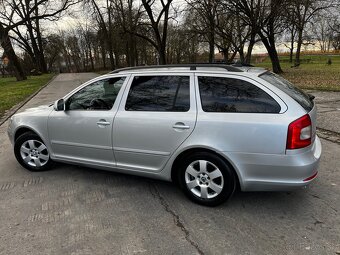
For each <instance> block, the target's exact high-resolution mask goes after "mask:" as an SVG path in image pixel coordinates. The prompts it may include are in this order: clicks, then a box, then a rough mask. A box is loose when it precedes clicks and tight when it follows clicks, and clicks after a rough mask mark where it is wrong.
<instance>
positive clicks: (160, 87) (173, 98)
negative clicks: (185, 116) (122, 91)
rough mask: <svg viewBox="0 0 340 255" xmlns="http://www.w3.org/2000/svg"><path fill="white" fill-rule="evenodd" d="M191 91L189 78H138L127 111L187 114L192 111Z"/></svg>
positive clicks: (135, 79) (130, 92)
mask: <svg viewBox="0 0 340 255" xmlns="http://www.w3.org/2000/svg"><path fill="white" fill-rule="evenodd" d="M189 91H190V77H189V76H136V77H134V79H133V81H132V84H131V88H130V91H129V94H128V98H127V100H126V105H125V110H127V111H164V112H186V111H189V109H190V92H189Z"/></svg>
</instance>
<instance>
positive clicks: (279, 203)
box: [40, 163, 318, 214]
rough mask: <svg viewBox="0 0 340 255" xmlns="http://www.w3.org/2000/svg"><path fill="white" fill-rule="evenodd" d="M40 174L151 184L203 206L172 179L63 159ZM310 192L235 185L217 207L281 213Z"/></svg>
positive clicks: (174, 200) (172, 199) (167, 195)
mask: <svg viewBox="0 0 340 255" xmlns="http://www.w3.org/2000/svg"><path fill="white" fill-rule="evenodd" d="M40 174H43V175H45V176H46V177H49V178H53V179H55V180H60V181H61V184H60V185H63V184H62V180H63V179H68V180H70V179H71V180H73V181H74V182H78V183H80V184H81V185H84V186H87V187H91V185H93V188H95V187H96V186H102V187H104V188H108V189H109V188H110V185H115V186H117V185H118V186H119V187H124V190H125V191H126V192H128V193H129V189H130V190H131V193H133V192H135V191H136V187H138V189H139V191H140V192H148V193H149V192H150V186H152V188H151V189H154V188H156V189H157V190H158V192H159V193H161V194H162V197H163V198H162V199H165V200H166V201H169V203H171V204H178V203H181V204H182V205H184V206H185V207H204V206H201V205H197V204H195V203H193V202H191V201H189V199H187V198H186V197H185V195H184V194H183V193H182V192H181V190H180V189H179V187H178V186H177V185H176V184H174V183H171V182H166V181H161V180H155V179H150V178H145V177H140V176H134V175H128V174H122V173H117V172H111V171H105V170H98V169H93V168H88V167H83V166H74V165H67V164H62V163H57V164H56V166H55V167H54V168H53V169H52V170H50V171H46V172H41V173H40ZM313 196H315V197H316V198H318V197H317V196H316V195H313V192H312V191H310V189H309V187H307V188H300V189H297V190H294V191H289V192H270V191H268V192H242V191H240V190H239V189H237V190H236V191H235V193H234V195H233V197H232V198H231V199H229V200H228V201H227V202H226V203H224V204H222V205H220V206H218V207H217V208H219V209H222V208H223V209H227V210H232V209H238V210H240V209H241V210H242V209H244V210H249V209H256V208H257V209H258V208H259V207H261V208H263V209H265V208H269V209H270V211H271V212H275V211H276V210H275V209H277V212H278V213H280V214H281V213H282V212H288V211H291V213H296V210H298V211H299V210H300V209H303V207H304V206H307V204H306V203H307V202H306V201H307V200H308V199H310V198H311V197H313ZM136 199H138V198H136Z"/></svg>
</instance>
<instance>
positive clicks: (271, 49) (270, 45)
mask: <svg viewBox="0 0 340 255" xmlns="http://www.w3.org/2000/svg"><path fill="white" fill-rule="evenodd" d="M259 35H260V37H261V41H262V43H263V44H264V46H265V47H266V49H267V52H268V55H269V57H270V60H271V62H272V68H273V72H274V73H277V74H280V73H283V70H282V68H281V65H280V59H279V56H278V54H277V51H276V47H275V39H274V36H272V37H271V36H269V37H268V38H267V37H265V36H264V35H263V34H262V32H259Z"/></svg>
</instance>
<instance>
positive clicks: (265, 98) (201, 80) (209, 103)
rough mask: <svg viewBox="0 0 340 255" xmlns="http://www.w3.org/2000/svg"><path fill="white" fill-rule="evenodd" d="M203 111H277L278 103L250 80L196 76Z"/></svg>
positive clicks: (278, 109)
mask: <svg viewBox="0 0 340 255" xmlns="http://www.w3.org/2000/svg"><path fill="white" fill-rule="evenodd" d="M198 85H199V90H200V96H201V102H202V109H203V111H205V112H241V113H279V112H280V110H281V107H280V105H279V104H278V103H277V102H276V101H275V100H274V99H273V98H272V97H271V96H269V95H268V94H267V93H266V92H265V91H263V90H262V89H260V88H259V87H257V86H255V85H254V84H251V83H250V82H247V81H244V80H240V79H234V78H224V77H207V76H200V77H198Z"/></svg>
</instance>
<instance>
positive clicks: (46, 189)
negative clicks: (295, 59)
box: [0, 74, 340, 255]
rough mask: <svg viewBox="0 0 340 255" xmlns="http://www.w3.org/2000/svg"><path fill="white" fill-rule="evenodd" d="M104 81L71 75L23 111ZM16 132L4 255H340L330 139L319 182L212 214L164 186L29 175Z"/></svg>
mask: <svg viewBox="0 0 340 255" xmlns="http://www.w3.org/2000/svg"><path fill="white" fill-rule="evenodd" d="M94 76H96V75H95V74H61V75H59V76H58V77H57V78H56V79H55V80H54V81H53V82H52V83H50V84H49V85H48V86H47V87H46V88H44V89H43V90H42V91H41V92H40V93H38V94H37V95H36V96H35V97H34V98H33V99H32V100H31V101H29V102H28V103H27V104H26V105H25V106H24V108H23V109H25V108H28V107H32V106H37V105H41V104H45V103H48V102H51V101H53V100H55V99H58V98H60V97H61V96H63V95H64V94H66V93H67V92H68V91H70V90H71V89H72V88H74V87H76V86H77V85H79V84H81V82H83V81H86V80H88V79H90V78H91V77H94ZM316 94H317V93H316ZM321 95H322V96H324V97H323V98H321V96H320V97H319V96H318V95H317V102H321V103H322V105H323V106H322V107H320V109H322V108H323V107H324V108H326V106H329V107H330V108H332V107H333V108H332V109H333V114H335V115H334V116H339V112H340V111H338V110H334V108H335V109H336V107H337V106H336V107H334V102H333V101H332V102H326V101H330V97H331V96H334V94H329V96H327V95H325V94H323V93H321ZM334 100H335V101H336V100H340V95H339V94H336V96H335V97H334ZM337 102H339V101H337ZM320 105H321V104H320ZM322 114H323V115H324V116H325V117H324V119H326V122H327V123H326V122H322V121H323V117H321V118H320V119H319V122H320V123H319V124H320V125H321V126H323V127H324V128H325V129H326V128H327V129H332V130H333V133H334V132H339V131H340V128H339V129H338V127H337V125H339V122H337V123H334V121H335V119H336V118H335V117H334V118H333V117H332V116H333V114H332V113H331V112H324V113H322ZM322 114H321V116H322ZM328 122H329V123H330V124H328ZM6 129H7V123H4V124H3V125H2V126H0V254H6V255H7V254H188V255H189V254H261V255H262V254H318V255H319V254H333V255H334V254H340V216H339V212H340V195H339V194H340V173H339V168H340V167H339V164H338V163H339V155H340V145H339V144H338V143H336V142H330V141H328V140H324V139H322V145H323V157H322V161H321V165H320V168H319V178H318V179H317V180H316V181H315V182H314V183H313V184H312V185H310V186H309V187H307V188H306V189H301V190H298V191H295V192H280V193H272V192H252V193H242V192H237V193H236V194H235V196H234V197H233V198H232V200H230V201H229V202H228V203H226V204H223V205H222V206H219V207H216V208H208V207H203V206H199V205H196V204H193V203H192V202H190V201H188V200H187V199H186V198H185V197H184V195H182V193H181V192H180V191H179V189H178V188H177V187H175V186H174V185H173V184H171V183H166V182H161V181H157V180H150V179H145V178H139V177H134V176H128V175H122V174H116V173H112V172H104V171H98V170H94V169H88V168H84V167H77V166H69V165H63V164H60V165H57V166H56V167H55V169H53V170H51V171H46V172H39V173H32V172H29V171H27V170H25V169H24V168H22V167H21V166H20V165H19V163H17V162H16V160H15V158H14V155H13V149H12V146H11V145H10V142H9V140H8V138H7V134H6Z"/></svg>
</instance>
